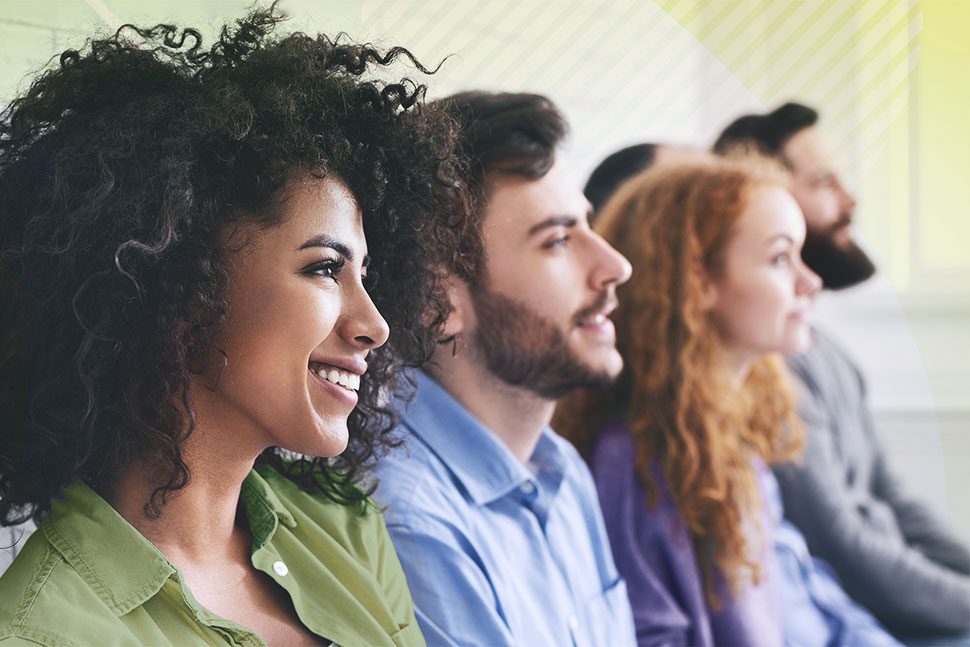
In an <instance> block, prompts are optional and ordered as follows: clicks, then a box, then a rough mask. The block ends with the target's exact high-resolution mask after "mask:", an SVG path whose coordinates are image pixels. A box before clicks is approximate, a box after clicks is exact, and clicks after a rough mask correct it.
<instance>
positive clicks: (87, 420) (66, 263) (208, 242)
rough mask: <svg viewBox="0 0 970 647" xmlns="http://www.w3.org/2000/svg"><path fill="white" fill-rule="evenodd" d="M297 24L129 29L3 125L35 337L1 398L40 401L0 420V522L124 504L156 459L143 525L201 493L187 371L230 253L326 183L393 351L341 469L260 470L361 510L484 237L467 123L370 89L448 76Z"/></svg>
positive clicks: (380, 360) (0, 140)
mask: <svg viewBox="0 0 970 647" xmlns="http://www.w3.org/2000/svg"><path fill="white" fill-rule="evenodd" d="M280 21H281V18H280V16H278V15H277V14H276V13H275V10H274V9H270V10H267V11H256V12H254V13H252V14H251V15H249V16H248V17H246V18H245V19H243V20H240V21H238V22H237V24H236V25H235V26H226V27H224V28H223V29H222V31H221V35H220V36H219V38H218V39H217V40H216V42H215V43H214V44H213V45H212V46H211V47H209V48H208V49H205V48H204V47H203V45H202V38H201V35H200V33H199V31H198V30H196V29H192V28H185V29H179V28H176V27H175V26H172V25H157V26H154V27H150V28H139V27H135V26H132V25H125V26H124V27H122V28H121V29H119V30H118V31H117V33H115V34H114V35H112V36H109V37H106V38H103V39H97V40H92V41H90V42H89V43H88V44H87V45H86V46H85V47H84V48H83V49H82V50H80V51H78V50H69V51H66V52H64V53H63V54H62V55H61V56H60V59H59V61H57V62H55V63H54V64H53V65H51V66H50V69H48V70H47V71H45V72H44V73H43V74H41V75H40V76H39V78H37V79H36V80H35V81H34V82H33V84H32V85H31V86H30V88H29V89H28V90H27V92H26V93H25V94H23V95H22V96H21V97H19V98H17V99H15V100H14V101H12V102H11V103H10V106H9V108H8V109H7V110H5V111H4V112H3V113H2V115H0V261H2V260H3V257H6V263H5V264H6V265H7V268H6V270H5V271H4V277H3V282H4V283H5V285H6V287H4V286H0V288H2V291H3V293H4V294H10V295H14V296H17V295H20V297H21V298H16V299H15V298H11V299H7V300H5V302H4V305H3V310H4V313H3V315H4V316H3V317H2V319H3V320H4V321H12V322H14V323H15V324H17V325H10V326H8V327H5V328H4V330H3V338H2V339H0V346H4V347H5V348H8V349H11V348H12V349H15V350H13V351H6V352H4V353H3V354H0V360H3V362H4V366H2V367H0V369H2V370H0V373H2V375H3V380H2V382H0V383H3V384H6V385H9V384H10V383H11V382H12V383H13V384H15V385H16V384H22V383H23V382H25V381H26V385H27V386H26V388H25V389H24V388H19V389H18V388H11V389H9V390H6V391H5V393H4V396H14V397H16V398H17V399H18V401H12V400H11V399H10V398H9V397H8V398H7V399H6V400H5V402H3V403H2V404H3V406H2V407H0V413H2V414H3V419H2V421H0V427H2V431H3V440H4V442H3V445H2V447H0V523H3V524H11V523H16V522H18V521H20V520H23V519H25V518H27V517H29V516H33V517H34V518H35V519H37V520H39V519H40V518H42V517H43V515H44V513H45V512H46V511H47V510H48V509H49V507H50V503H51V501H52V499H53V498H55V497H56V496H58V494H59V492H61V491H62V490H63V489H64V487H65V486H67V485H68V484H69V483H70V482H72V481H73V480H74V479H77V478H80V479H82V480H83V481H85V482H86V483H87V484H88V485H90V486H91V487H92V488H94V489H95V490H100V489H102V488H106V487H108V486H110V484H111V483H112V481H113V479H115V478H117V475H118V474H119V471H120V470H121V468H122V466H124V465H125V464H126V462H127V461H129V460H130V459H131V458H132V457H134V456H137V455H141V456H151V457H152V460H153V461H154V466H156V467H157V468H158V470H159V472H160V473H161V474H164V475H165V479H164V480H163V482H164V485H162V486H161V487H159V488H158V489H157V490H155V492H154V494H153V495H152V498H151V500H150V501H149V502H148V503H147V504H146V514H149V515H157V514H159V512H160V509H161V506H163V505H164V503H165V499H166V496H167V495H169V494H170V493H171V492H173V491H175V490H178V489H179V488H182V487H184V486H185V485H186V484H187V482H188V478H189V472H188V468H187V466H186V463H185V462H184V460H183V456H182V452H181V447H182V444H183V442H184V441H185V439H186V438H187V437H188V436H189V435H190V434H191V433H192V432H193V429H194V428H195V420H194V416H193V410H192V405H191V402H189V399H188V386H189V379H190V374H192V373H200V372H202V371H204V370H206V368H207V367H206V366H203V365H202V364H203V363H204V360H205V359H206V358H208V357H211V356H212V353H211V351H212V349H213V348H214V339H215V338H216V335H217V333H218V331H219V330H220V326H221V325H222V324H223V322H224V321H225V319H226V315H227V307H228V306H227V303H226V302H225V294H226V286H227V257H228V255H229V254H231V253H233V252H234V251H235V250H227V249H225V248H224V245H223V244H222V243H220V241H222V240H224V239H225V236H224V234H225V233H226V232H227V231H232V228H235V227H238V226H241V225H244V224H249V223H256V224H258V225H261V226H266V227H270V226H273V225H274V224H276V223H278V222H279V220H280V218H281V209H280V206H281V200H282V199H283V198H284V197H285V193H286V190H287V188H288V187H289V186H290V185H291V183H292V182H294V181H295V180H297V179H299V178H301V177H307V176H315V177H321V178H322V177H329V178H335V179H338V180H339V181H341V182H343V183H344V184H345V185H346V186H347V187H348V188H349V189H350V192H351V193H352V194H353V196H354V197H355V199H356V201H357V205H358V207H359V209H360V211H361V213H362V214H363V226H364V232H365V235H366V238H367V242H368V247H369V250H370V254H371V256H372V259H373V261H372V264H371V266H370V268H369V269H370V271H369V277H370V278H371V279H372V285H370V286H369V290H370V294H371V297H372V299H373V300H374V302H375V304H376V305H377V307H378V308H379V309H380V311H381V313H382V314H383V316H384V318H385V319H386V320H387V322H388V323H389V325H390V326H391V330H392V333H391V339H390V341H389V343H387V344H386V345H385V346H384V347H382V348H380V349H378V350H376V351H375V352H373V353H372V354H371V355H370V356H369V357H368V362H369V364H370V370H369V372H368V375H369V376H371V377H370V379H369V380H367V381H365V382H364V383H363V384H362V385H361V390H360V394H359V404H358V406H357V407H356V408H355V409H354V411H353V413H352V414H351V415H350V419H349V424H348V426H349V429H350V440H349V445H348V447H347V449H346V451H345V452H343V453H342V454H341V455H340V456H338V457H336V458H333V459H325V458H320V457H309V456H307V457H302V458H298V459H297V460H296V461H295V462H291V461H289V460H284V456H283V455H281V453H280V452H279V450H277V449H275V448H271V449H269V450H267V451H266V452H264V453H263V455H262V456H261V457H260V459H259V461H260V462H264V463H270V464H272V465H274V466H275V467H276V468H277V469H279V470H281V471H283V472H284V473H286V474H287V475H288V476H289V477H290V478H292V479H293V480H294V481H296V482H298V483H299V484H300V485H301V486H303V487H305V488H307V489H309V490H316V491H322V492H323V493H324V494H325V495H327V496H329V497H330V498H332V499H334V500H336V501H340V502H342V503H349V502H351V501H355V500H360V499H361V498H362V497H363V496H364V495H363V493H362V491H361V490H360V489H359V488H357V487H356V486H354V483H356V482H357V481H358V480H359V477H360V475H361V472H362V470H363V469H364V468H365V467H366V466H367V465H368V464H369V463H370V462H371V461H372V460H373V459H374V458H375V457H376V455H377V453H378V450H379V449H380V447H382V446H384V445H387V444H390V443H391V442H392V441H391V440H390V438H391V436H390V435H389V434H390V430H391V428H392V420H391V416H390V413H391V412H390V411H388V410H387V409H386V408H385V407H384V406H382V403H383V402H386V395H384V394H385V393H386V392H387V391H388V389H391V388H394V387H396V386H399V383H398V377H397V372H396V370H395V366H396V363H397V362H398V361H403V362H404V363H405V364H409V365H419V364H421V363H422V362H423V361H425V360H426V359H427V358H428V357H429V356H430V354H431V352H432V350H433V349H434V347H435V343H436V340H437V339H438V337H439V331H440V328H441V326H442V323H443V322H444V320H445V318H446V317H447V314H448V312H449V305H448V299H447V295H446V293H445V291H444V288H443V285H442V281H441V278H442V274H443V273H445V272H453V273H456V274H458V275H461V276H465V277H469V276H471V275H472V272H473V269H474V266H475V264H476V262H477V259H478V258H479V257H480V255H481V242H480V237H478V236H477V235H476V233H475V228H474V227H473V226H470V225H469V208H468V207H469V199H468V193H467V190H466V189H465V187H464V185H463V182H462V180H461V178H462V177H463V176H464V174H465V169H464V168H463V166H462V164H461V163H460V162H459V161H457V160H458V158H457V157H456V155H455V150H456V132H457V128H456V124H455V121H454V119H452V118H451V117H450V116H448V115H447V114H445V113H444V112H442V111H440V110H436V109H432V108H429V107H428V106H426V105H424V103H423V100H424V94H425V87H424V86H423V85H419V84H416V83H414V82H413V81H411V80H409V79H403V80H400V81H395V82H385V81H379V80H375V79H373V78H368V76H367V75H368V74H369V73H370V71H371V70H372V68H379V67H384V66H388V65H390V64H391V63H393V62H395V61H396V60H404V61H406V62H407V61H409V62H410V63H411V64H413V65H414V66H415V67H416V68H418V70H420V71H421V72H423V73H432V72H431V71H429V70H427V69H426V68H425V67H423V66H422V65H421V64H420V63H419V62H418V61H417V60H415V58H414V57H413V56H412V55H411V54H410V53H409V52H408V51H407V50H405V49H403V48H400V47H393V48H391V49H387V50H384V51H382V50H378V49H376V48H374V47H372V46H371V45H368V44H363V45H361V44H354V43H351V42H349V39H347V38H346V37H345V36H344V35H343V34H341V35H340V36H338V37H337V38H336V39H330V38H328V37H327V36H324V35H317V36H310V35H306V34H303V33H293V34H289V35H284V36H276V35H274V31H275V28H276V26H277V24H278V23H279V22H280ZM0 265H3V263H0ZM374 277H377V278H376V281H373V278H374ZM12 283H16V284H17V286H16V287H15V288H11V287H10V285H11V284H12ZM25 322H26V323H25ZM26 357H29V362H25V358H26Z"/></svg>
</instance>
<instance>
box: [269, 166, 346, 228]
mask: <svg viewBox="0 0 970 647" xmlns="http://www.w3.org/2000/svg"><path fill="white" fill-rule="evenodd" d="M282 216H283V218H282V220H281V222H280V223H279V226H278V227H277V229H280V230H282V231H281V232H280V233H286V234H292V235H295V236H299V235H301V234H308V235H311V236H313V235H316V234H319V233H321V231H322V230H326V231H325V233H329V234H332V235H336V234H342V235H356V234H359V235H360V238H361V239H363V222H362V219H361V214H360V209H359V208H358V207H357V200H355V199H354V196H353V194H352V193H351V192H350V189H348V188H347V185H346V184H344V183H343V182H341V181H340V180H337V179H334V178H322V179H317V178H306V179H302V180H298V181H295V182H293V183H292V184H291V185H290V187H288V189H287V191H286V195H285V198H284V203H283V208H282Z"/></svg>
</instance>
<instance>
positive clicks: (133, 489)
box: [105, 408, 261, 571]
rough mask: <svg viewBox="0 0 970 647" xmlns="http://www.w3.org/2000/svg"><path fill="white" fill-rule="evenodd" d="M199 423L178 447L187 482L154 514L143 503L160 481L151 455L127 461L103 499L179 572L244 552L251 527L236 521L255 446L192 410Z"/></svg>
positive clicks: (216, 563) (257, 452)
mask: <svg viewBox="0 0 970 647" xmlns="http://www.w3.org/2000/svg"><path fill="white" fill-rule="evenodd" d="M196 416H197V417H196V419H197V421H198V422H197V425H196V428H195V430H194V431H193V432H192V434H191V435H190V436H189V438H188V439H186V440H185V442H183V443H182V445H181V447H180V449H181V451H182V460H183V461H184V462H185V464H186V466H187V467H188V469H189V474H190V478H189V483H188V484H187V485H186V486H185V487H183V488H182V489H180V490H177V491H175V492H172V493H170V494H169V496H168V497H167V500H166V502H165V505H164V506H162V508H161V515H160V516H159V517H158V518H154V519H149V518H147V517H146V516H145V512H144V511H145V504H146V503H148V501H149V500H150V499H151V496H152V493H153V492H154V491H155V489H156V488H157V487H158V486H159V485H161V484H162V483H161V482H160V481H159V479H158V477H157V474H156V469H155V466H154V465H153V463H152V459H151V457H143V458H141V459H136V460H133V461H130V462H129V464H128V466H127V467H126V469H125V470H124V471H123V472H122V473H121V474H120V475H119V477H118V479H117V480H116V482H115V483H114V485H113V486H112V488H111V489H110V491H109V492H107V493H106V496H105V499H106V500H107V501H108V503H110V504H111V505H112V506H113V507H114V508H115V509H116V510H117V511H118V512H119V513H120V514H121V516H122V517H124V518H125V519H126V520H127V521H128V522H129V523H130V524H131V525H132V526H134V527H135V528H136V529H137V530H138V531H139V532H140V533H141V534H142V535H144V536H145V538H146V539H148V540H149V541H150V542H152V544H154V545H155V547H156V548H158V549H159V551H161V553H162V554H163V555H165V557H167V558H168V559H169V561H171V562H172V563H173V564H174V565H175V566H176V567H177V568H179V570H181V571H185V570H186V569H187V568H188V567H195V568H208V567H218V565H220V564H224V563H226V562H227V560H229V561H232V562H235V561H238V557H239V553H240V550H242V549H243V548H245V550H246V551H247V552H248V543H249V540H248V537H249V529H248V527H246V526H245V525H244V524H243V525H239V524H238V523H237V510H238V506H239V494H240V490H241V488H242V482H243V480H244V479H245V478H246V476H247V475H248V474H249V472H250V470H251V469H252V467H253V463H254V462H255V460H256V458H257V456H258V455H259V452H260V451H261V450H260V449H259V448H254V447H250V448H248V451H247V448H244V447H242V444H241V443H239V442H237V441H238V437H236V440H235V441H233V442H227V440H229V439H233V438H234V435H233V434H232V433H230V432H231V430H227V429H221V428H220V427H221V426H224V425H220V424H218V423H216V422H213V421H212V419H211V418H207V417H206V416H205V415H204V410H201V409H200V408H196Z"/></svg>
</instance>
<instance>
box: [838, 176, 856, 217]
mask: <svg viewBox="0 0 970 647" xmlns="http://www.w3.org/2000/svg"><path fill="white" fill-rule="evenodd" d="M839 206H841V207H842V211H844V212H847V213H851V212H852V210H853V209H855V198H854V197H853V196H852V194H851V193H849V192H848V191H847V190H846V188H845V187H844V186H842V183H841V182H840V183H839Z"/></svg>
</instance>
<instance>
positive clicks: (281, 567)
mask: <svg viewBox="0 0 970 647" xmlns="http://www.w3.org/2000/svg"><path fill="white" fill-rule="evenodd" d="M273 571H274V572H275V573H276V574H277V575H279V576H280V577H283V576H284V575H286V574H287V573H289V572H290V569H288V568H287V567H286V564H284V563H283V562H273Z"/></svg>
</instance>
